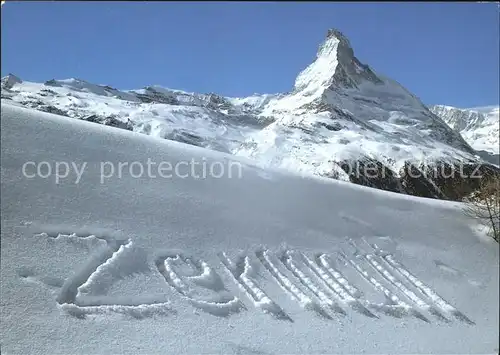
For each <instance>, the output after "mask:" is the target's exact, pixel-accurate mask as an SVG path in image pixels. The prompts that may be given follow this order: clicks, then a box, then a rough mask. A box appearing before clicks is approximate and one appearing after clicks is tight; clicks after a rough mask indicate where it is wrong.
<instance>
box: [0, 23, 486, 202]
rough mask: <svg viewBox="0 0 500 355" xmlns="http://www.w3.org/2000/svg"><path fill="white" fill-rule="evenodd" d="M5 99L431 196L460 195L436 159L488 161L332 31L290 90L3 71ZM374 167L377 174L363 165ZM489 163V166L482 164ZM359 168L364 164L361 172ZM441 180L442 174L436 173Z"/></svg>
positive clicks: (271, 162) (285, 165) (449, 162)
mask: <svg viewBox="0 0 500 355" xmlns="http://www.w3.org/2000/svg"><path fill="white" fill-rule="evenodd" d="M2 99H6V100H11V102H15V103H17V104H20V105H22V106H25V107H31V108H36V109H38V110H41V111H46V112H51V113H56V114H60V115H65V116H69V117H73V118H78V119H84V120H88V121H93V122H98V123H103V124H106V125H111V126H116V127H120V128H125V129H128V130H133V131H136V132H140V133H144V134H148V135H151V136H155V137H159V138H165V139H170V140H176V141H181V142H185V143H189V144H193V145H196V146H201V147H206V148H209V149H214V150H218V151H222V152H227V153H231V154H235V155H238V156H242V157H247V158H251V159H253V160H255V161H257V162H258V163H259V164H260V165H262V166H264V167H279V168H286V169H290V170H293V171H296V172H300V173H305V174H315V175H320V176H327V177H333V178H337V179H341V180H346V181H352V182H356V183H359V184H363V185H368V186H373V187H377V188H382V189H387V190H391V191H396V192H403V193H409V194H416V195H420V196H426V197H437V198H452V199H456V198H459V197H460V196H458V195H456V193H450V192H444V190H449V189H448V187H446V186H444V185H442V183H443V182H441V181H440V180H442V179H440V178H439V177H438V178H437V179H435V181H429V180H430V178H429V177H428V176H419V177H418V178H413V177H412V176H414V175H415V174H411V172H412V171H414V170H416V171H420V172H422V174H420V175H425V174H426V172H427V170H428V169H434V168H435V167H436V165H439V164H441V165H443V164H444V165H446V166H455V165H457V164H461V165H462V166H463V165H465V166H467V167H469V168H471V167H472V166H475V165H477V164H483V163H484V162H483V161H482V160H481V159H480V158H478V157H477V155H476V152H475V151H474V149H472V148H471V146H470V145H469V144H468V143H467V142H466V141H465V140H464V139H463V138H462V137H461V135H460V133H459V132H457V131H455V130H453V129H451V128H450V127H449V126H448V125H447V124H446V123H445V122H443V120H442V119H440V118H439V117H438V116H436V115H435V114H434V113H433V112H431V111H430V110H429V109H428V108H427V107H426V106H425V105H424V104H423V103H422V102H421V101H420V100H419V99H418V98H417V97H415V96H414V95H413V94H411V93H410V92H408V91H407V90H406V89H405V88H404V87H402V86H401V85H400V84H398V83H397V82H395V81H393V80H391V79H389V78H386V77H384V76H382V75H380V74H378V73H375V72H374V71H373V70H372V69H371V68H370V67H369V66H368V65H365V64H362V63H361V62H360V61H359V60H358V59H357V58H356V57H355V56H354V52H353V49H352V47H351V45H350V43H349V40H348V39H347V38H346V37H345V36H344V35H343V34H342V33H341V32H339V31H338V30H333V29H332V30H329V31H328V33H327V37H326V39H325V41H324V43H323V44H322V45H321V46H320V48H319V51H318V53H317V56H316V59H315V60H314V61H313V63H312V64H311V65H309V66H308V67H307V68H306V69H304V70H303V71H302V72H301V73H300V74H299V75H298V76H297V78H296V81H295V85H294V88H293V90H292V91H291V92H289V93H284V94H275V95H254V96H252V97H247V98H230V97H223V96H220V95H217V94H214V93H209V94H198V93H188V92H184V91H179V90H172V89H167V88H162V87H159V86H149V87H146V88H144V89H140V90H128V91H123V90H118V89H115V88H112V87H109V86H106V85H95V84H91V83H88V82H86V81H84V80H80V79H67V80H49V81H47V82H45V83H43V84H42V83H32V82H23V81H22V80H21V79H19V78H17V77H15V76H8V77H6V78H3V79H2ZM367 164H372V165H374V166H375V167H376V170H377V172H378V173H381V174H382V175H381V174H378V176H377V177H376V178H369V177H366V176H365V175H364V174H363V173H361V174H359V169H358V170H356V168H357V167H359V165H362V166H366V165H367ZM481 169H490V168H489V167H484V166H482V165H481ZM354 170H356V171H354ZM438 180H439V181H440V182H438Z"/></svg>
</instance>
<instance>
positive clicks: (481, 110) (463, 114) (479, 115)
mask: <svg viewBox="0 0 500 355" xmlns="http://www.w3.org/2000/svg"><path fill="white" fill-rule="evenodd" d="M430 109H431V111H432V112H434V113H435V114H436V115H437V116H439V117H440V118H442V119H443V121H445V122H446V123H447V124H448V125H449V126H450V127H451V128H453V129H454V130H455V131H457V132H460V134H461V135H462V137H464V139H465V140H466V141H467V143H469V144H470V145H471V146H472V147H473V148H474V149H475V150H478V151H487V152H490V153H493V154H497V155H498V154H499V152H500V132H499V128H500V117H499V107H498V106H486V107H475V108H468V109H461V108H456V107H451V106H443V105H436V106H432V107H430Z"/></svg>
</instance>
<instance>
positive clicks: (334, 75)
mask: <svg viewBox="0 0 500 355" xmlns="http://www.w3.org/2000/svg"><path fill="white" fill-rule="evenodd" d="M363 81H370V82H372V83H375V84H378V83H381V82H382V81H381V80H380V79H379V78H378V77H377V76H376V75H375V74H374V73H373V72H372V70H371V69H370V68H369V67H368V65H365V64H362V63H361V62H360V61H359V60H358V59H357V58H356V57H355V56H354V50H353V49H352V47H351V43H350V41H349V39H348V38H347V37H346V36H345V35H344V34H343V33H342V32H340V31H339V30H337V29H334V28H332V29H329V30H328V32H327V35H326V39H325V41H324V42H323V43H322V44H321V45H320V47H319V50H318V53H317V55H316V60H315V61H314V62H313V63H312V64H311V65H309V66H308V67H307V68H306V69H305V70H304V71H302V72H301V73H300V74H299V75H298V76H297V79H296V80H295V90H296V91H302V92H304V93H307V94H308V95H311V94H313V93H315V92H318V90H320V91H324V90H325V89H332V90H335V89H336V88H356V87H358V85H359V84H361V83H362V82H363Z"/></svg>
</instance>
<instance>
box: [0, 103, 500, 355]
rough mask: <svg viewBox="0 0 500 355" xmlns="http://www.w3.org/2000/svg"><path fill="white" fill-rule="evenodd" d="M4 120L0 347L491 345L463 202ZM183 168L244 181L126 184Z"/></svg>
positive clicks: (481, 244) (24, 114)
mask: <svg viewBox="0 0 500 355" xmlns="http://www.w3.org/2000/svg"><path fill="white" fill-rule="evenodd" d="M0 122H1V129H0V131H1V140H2V150H1V163H2V166H1V168H2V169H1V172H2V173H1V196H2V198H1V218H2V221H1V222H2V223H1V249H0V250H1V260H2V268H1V271H0V277H1V278H0V283H1V288H0V298H1V300H2V302H1V305H0V309H1V318H2V321H1V322H0V342H1V346H2V353H8V354H16V353H22V354H35V353H36V354H47V353H50V354H54V353H96V354H97V353H98V354H105V353H114V354H116V353H120V354H121V353H133V354H138V353H148V354H153V353H155V354H156V353H162V354H180V353H191V354H193V353H224V354H244V353H246V354H250V353H263V354H265V353H349V354H352V353H434V354H442V353H469V354H471V353H497V352H498V340H499V338H498V334H499V329H498V324H499V318H498V315H499V303H498V297H499V291H498V290H499V275H498V263H499V252H498V246H494V245H493V244H490V242H489V241H488V240H485V239H483V238H482V237H481V235H480V234H477V232H475V231H477V230H478V226H477V225H476V224H475V223H476V222H475V221H472V220H469V219H468V218H467V217H465V216H464V215H463V213H462V212H461V210H460V208H461V206H460V204H458V203H452V202H444V201H437V200H430V199H423V198H416V197H411V196H405V195H401V194H395V193H389V192H385V191H380V190H375V189H370V188H366V187H361V186H356V185H353V184H349V183H344V182H340V181H335V180H331V179H324V178H304V177H300V176H298V175H296V176H294V175H288V173H285V172H284V171H278V170H263V169H261V168H258V167H256V166H253V165H251V164H249V163H247V162H246V161H243V160H241V158H235V157H232V156H231V155H227V154H223V153H218V152H213V151H210V150H207V149H201V148H197V147H192V146H188V145H185V144H180V143H177V142H172V141H168V140H161V139H150V138H147V137H145V136H144V135H140V134H137V133H133V132H128V131H126V130H117V129H114V128H110V127H104V126H99V125H95V124H92V123H88V122H83V121H75V120H74V119H70V118H66V117H60V116H56V115H53V114H48V113H41V112H37V111H33V110H31V109H24V108H18V107H14V106H12V105H11V104H8V103H5V102H4V103H2V116H1V121H0ZM192 160H194V161H198V162H202V161H203V162H205V163H206V164H209V165H215V163H218V165H223V166H228V163H229V162H232V163H238V164H241V175H237V176H233V178H230V176H229V175H228V174H226V175H224V176H222V177H220V178H215V176H207V178H205V179H200V178H196V177H195V176H194V175H192V176H189V177H187V178H186V177H185V176H184V177H180V176H179V177H176V176H173V177H171V178H161V177H160V176H158V171H157V170H153V173H154V174H156V178H153V177H152V176H151V175H149V177H148V176H145V175H142V176H139V177H138V174H139V173H138V171H139V170H138V168H137V164H141V163H142V164H143V165H145V164H146V162H147V161H153V162H155V163H156V164H158V163H160V162H168V163H170V164H172V165H175V166H177V164H178V163H180V162H189V161H192ZM27 162H33V165H29V166H28V167H27V168H26V165H25V163H27ZM64 162H66V163H68V164H69V167H70V170H68V171H67V174H62V173H64V171H65V170H64V168H63V167H64V164H63V163H64ZM103 162H107V164H109V165H106V166H107V168H106V170H105V172H106V174H105V176H108V177H107V178H105V179H104V181H102V179H103V175H102V174H101V163H103ZM124 162H126V163H129V164H130V165H132V163H133V162H137V163H136V164H135V165H136V166H135V168H134V169H132V170H130V169H129V168H127V167H125V168H124V169H123V171H122V174H121V175H118V172H117V171H115V174H114V175H113V177H109V176H110V174H109V172H110V170H109V169H110V166H115V168H118V165H119V164H120V163H122V164H123V163H124ZM85 163H86V165H84V164H85ZM34 164H38V166H40V171H39V173H40V175H42V176H40V175H39V176H33V174H36V169H35V165H34ZM23 166H24V167H25V168H26V169H25V171H24V173H25V174H24V175H23ZM49 166H50V168H51V169H52V174H47V173H48V172H49V171H48V167H49ZM155 166H158V165H155ZM56 167H59V170H58V171H59V172H60V173H61V174H60V179H59V181H57V182H58V183H57V184H56V180H55V175H54V173H55V169H56ZM74 167H76V168H78V171H80V172H81V174H80V175H79V176H80V178H79V179H77V178H78V175H77V173H76V172H77V170H75V169H74ZM61 169H62V170H61ZM219 169H220V168H219ZM217 171H219V170H217ZM183 172H184V171H183ZM64 175H66V177H62V176H64ZM238 177H239V178H238ZM77 181H78V183H76V182H77ZM367 206H370V208H366V207H367ZM347 237H348V238H350V240H349V239H347ZM380 249H384V250H385V251H380ZM228 259H230V261H228Z"/></svg>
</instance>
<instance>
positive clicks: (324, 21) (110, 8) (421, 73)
mask: <svg viewBox="0 0 500 355" xmlns="http://www.w3.org/2000/svg"><path fill="white" fill-rule="evenodd" d="M1 26H2V34H1V36H2V43H1V45H2V61H1V65H2V68H1V72H2V76H3V75H6V74H7V73H9V72H12V73H14V74H16V75H18V76H20V77H21V78H22V79H24V80H28V81H45V80H48V79H51V78H56V79H64V78H70V77H76V78H81V79H85V80H87V81H90V82H93V83H98V84H108V85H111V86H114V87H118V88H120V89H137V88H141V87H144V86H146V85H153V84H154V85H162V86H165V87H170V88H176V89H182V90H186V91H195V92H216V93H219V94H222V95H226V96H245V95H250V94H252V93H256V92H258V93H276V92H286V91H288V90H290V89H291V88H292V86H293V82H294V80H295V77H296V75H297V74H298V73H299V72H300V71H301V70H302V69H303V68H305V67H306V66H307V65H308V64H309V63H310V62H311V61H312V60H313V59H314V57H315V54H316V51H317V48H318V45H319V44H320V43H321V42H322V40H323V39H324V37H325V35H326V32H327V30H328V28H331V27H335V28H338V29H340V30H341V31H342V32H344V34H345V35H346V36H347V37H349V39H350V41H351V44H352V45H353V47H354V51H355V54H356V56H357V57H358V58H359V59H360V60H361V62H363V63H367V64H369V65H370V66H371V67H372V68H374V70H376V71H378V72H380V73H383V74H385V75H387V76H389V77H391V78H393V79H395V80H397V81H398V82H400V83H401V84H403V85H404V86H405V87H406V88H408V89H409V90H410V91H412V92H413V93H415V94H416V95H417V96H419V97H420V98H421V99H422V100H423V101H424V102H425V103H427V104H436V103H439V104H447V105H453V106H458V107H474V106H484V105H492V104H498V100H499V99H498V97H499V29H498V28H499V7H498V5H497V4H494V3H482V4H481V3H479V4H478V3H450V4H447V3H402V2H401V3H311V2H294V3H252V2H247V3H244V2H240V3H237V2H218V3H196V2H185V3H181V2H179V3H175V2H157V3H153V2H151V3H148V2H114V3H113V2H103V1H99V2H71V3H70V2H67V3H64V2H17V3H10V4H9V3H8V2H7V4H5V5H4V6H3V8H2V19H1Z"/></svg>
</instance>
